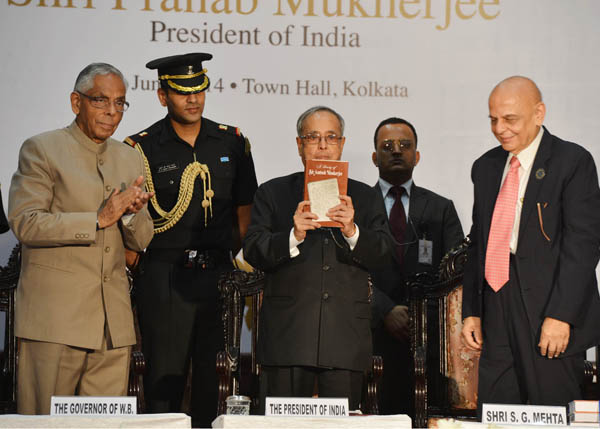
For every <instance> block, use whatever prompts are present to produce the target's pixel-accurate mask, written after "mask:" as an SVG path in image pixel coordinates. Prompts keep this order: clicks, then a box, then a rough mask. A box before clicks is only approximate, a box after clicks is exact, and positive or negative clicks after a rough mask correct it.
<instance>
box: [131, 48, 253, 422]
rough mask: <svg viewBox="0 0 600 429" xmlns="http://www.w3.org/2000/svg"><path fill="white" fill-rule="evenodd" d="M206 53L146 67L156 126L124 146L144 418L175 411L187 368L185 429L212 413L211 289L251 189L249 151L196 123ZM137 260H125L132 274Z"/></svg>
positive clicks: (237, 136) (238, 231)
mask: <svg viewBox="0 0 600 429" xmlns="http://www.w3.org/2000/svg"><path fill="white" fill-rule="evenodd" d="M211 58H212V55H210V54H205V53H192V54H186V55H175V56H170V57H166V58H159V59H156V60H154V61H150V62H149V63H148V64H146V67H147V68H149V69H151V70H156V69H157V70H158V78H159V80H160V84H161V87H160V88H159V89H158V91H157V94H158V99H159V101H160V103H161V105H163V106H165V107H166V108H167V111H168V114H167V116H166V117H165V118H163V119H161V120H160V121H158V122H156V123H155V124H153V125H151V126H150V127H149V128H147V129H145V130H144V131H142V132H140V133H138V134H135V135H132V136H130V137H128V138H127V139H126V142H127V143H129V144H130V145H131V146H133V147H135V148H136V149H137V150H138V151H139V152H140V153H141V154H142V155H143V158H144V160H145V164H146V175H147V188H148V190H150V191H154V192H155V193H156V195H155V197H153V198H152V199H151V202H150V204H149V208H150V213H151V215H152V218H153V220H154V234H155V235H154V239H153V240H152V242H151V243H150V245H149V246H148V249H147V251H146V253H145V255H144V257H143V259H142V261H141V263H140V264H139V267H138V274H137V276H136V282H135V296H136V303H137V306H138V307H137V308H138V311H139V320H140V328H141V334H142V345H143V352H144V356H145V357H146V360H147V364H148V367H147V372H146V375H145V377H144V390H145V399H146V406H147V410H148V412H151V413H166V412H179V411H181V404H182V397H183V393H184V388H185V386H186V380H187V375H188V369H189V365H190V357H191V365H192V395H191V404H190V408H191V410H190V411H191V415H192V422H193V425H194V426H201V427H210V425H211V422H212V420H213V419H214V418H215V417H216V413H217V374H216V367H215V360H216V354H217V351H219V350H221V349H222V348H223V323H222V320H221V304H220V302H219V291H218V288H217V281H218V279H219V276H220V274H221V273H222V272H224V271H227V270H231V269H233V266H232V263H231V251H232V249H234V248H235V247H236V246H237V247H240V242H241V238H243V237H244V235H245V233H246V230H247V227H248V224H249V222H250V208H251V204H252V198H253V196H254V192H255V190H256V188H257V182H256V175H255V172H254V164H253V161H252V155H251V153H250V143H249V142H248V140H247V139H245V138H244V136H243V135H242V134H241V133H240V131H239V129H238V128H235V127H231V126H227V125H220V124H218V123H216V122H213V121H211V120H209V119H207V118H204V117H203V116H202V113H203V110H204V103H205V98H206V90H207V89H208V87H209V84H210V83H209V79H208V76H207V75H206V69H204V68H203V66H202V63H203V62H204V61H208V60H210V59H211ZM136 258H137V255H135V254H129V262H130V263H132V264H135V260H136Z"/></svg>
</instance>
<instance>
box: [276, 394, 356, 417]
mask: <svg viewBox="0 0 600 429" xmlns="http://www.w3.org/2000/svg"><path fill="white" fill-rule="evenodd" d="M265 416H286V417H348V398H271V397H267V398H266V405H265Z"/></svg>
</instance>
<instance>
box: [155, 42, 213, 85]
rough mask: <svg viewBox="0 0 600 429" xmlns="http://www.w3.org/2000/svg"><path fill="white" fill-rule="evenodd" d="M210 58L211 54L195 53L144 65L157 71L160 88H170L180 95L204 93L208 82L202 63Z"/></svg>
mask: <svg viewBox="0 0 600 429" xmlns="http://www.w3.org/2000/svg"><path fill="white" fill-rule="evenodd" d="M211 58H212V55H211V54H206V53H203V52H196V53H191V54H184V55H172V56H170V57H163V58H158V59H156V60H152V61H150V62H149V63H148V64H146V67H147V68H149V69H150V70H156V69H158V79H159V80H160V82H161V86H163V87H164V86H165V84H166V86H167V87H169V88H171V89H172V90H173V91H175V92H178V93H180V94H195V93H197V92H202V91H206V90H207V89H208V87H209V86H210V81H209V79H208V76H207V75H206V69H204V68H202V61H208V60H210V59H211Z"/></svg>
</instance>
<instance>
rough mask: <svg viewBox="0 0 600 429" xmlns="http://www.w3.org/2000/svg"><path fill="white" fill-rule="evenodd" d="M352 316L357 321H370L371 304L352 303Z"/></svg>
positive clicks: (366, 302)
mask: <svg viewBox="0 0 600 429" xmlns="http://www.w3.org/2000/svg"><path fill="white" fill-rule="evenodd" d="M354 315H355V316H356V318H357V319H370V318H371V304H370V303H369V302H368V301H354Z"/></svg>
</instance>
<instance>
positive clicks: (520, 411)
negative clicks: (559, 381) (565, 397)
mask: <svg viewBox="0 0 600 429" xmlns="http://www.w3.org/2000/svg"><path fill="white" fill-rule="evenodd" d="M482 410H483V413H482V414H483V415H482V418H481V420H482V423H488V424H489V423H496V424H504V425H551V426H563V425H566V424H567V410H566V408H565V407H557V406H548V405H511V404H483V407H482Z"/></svg>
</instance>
